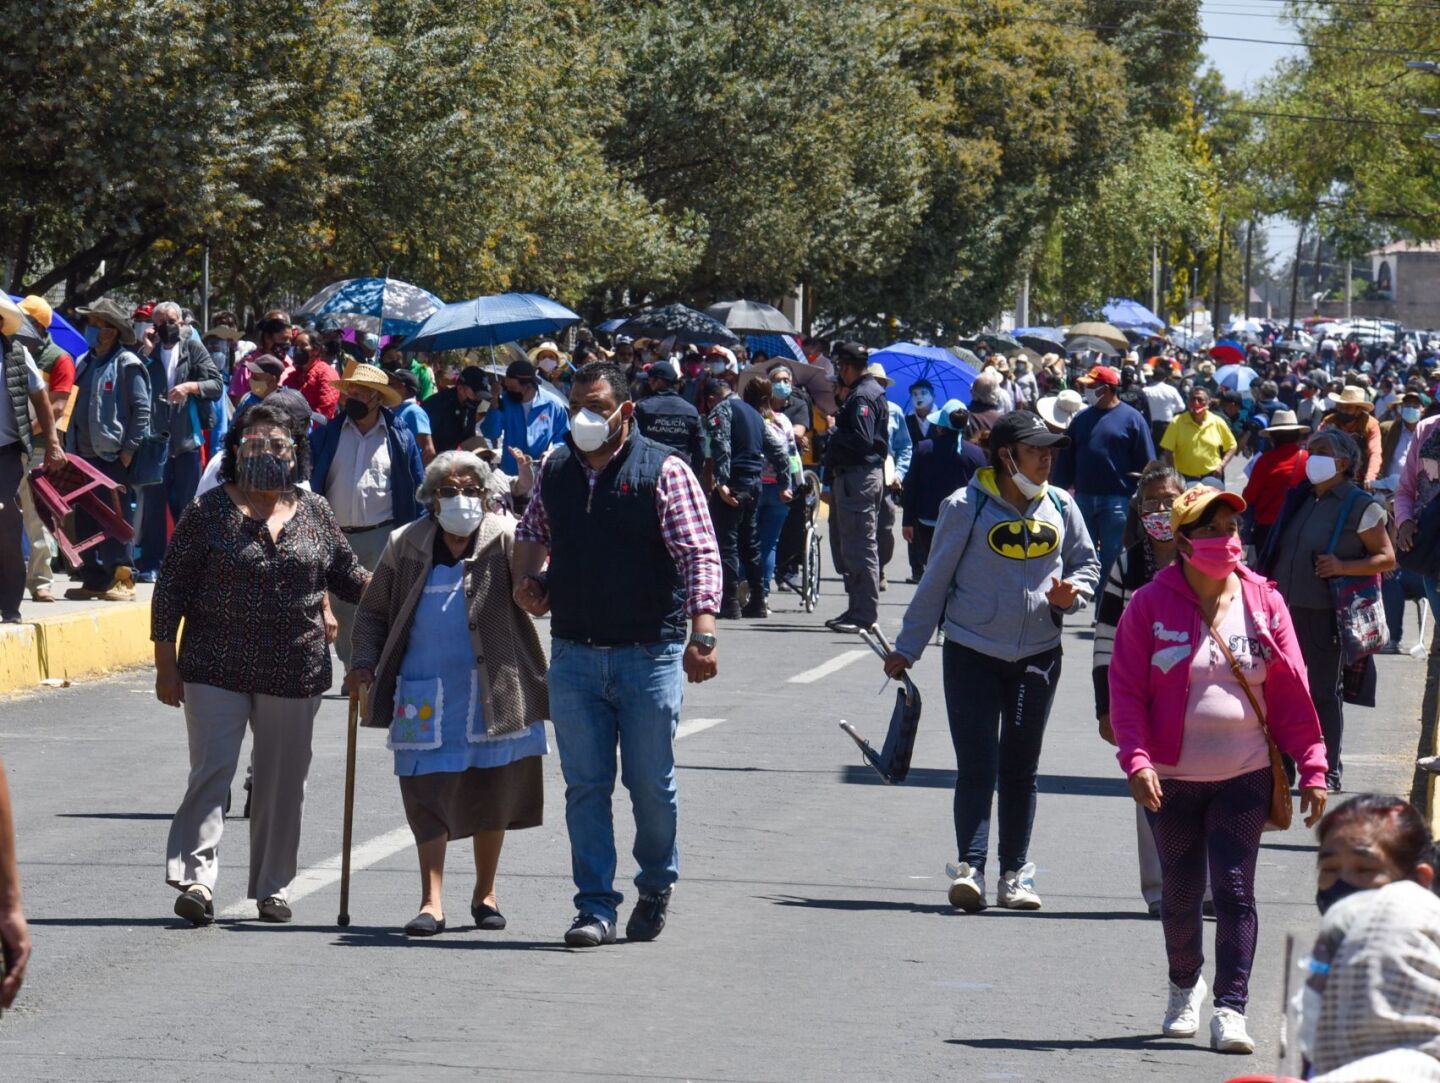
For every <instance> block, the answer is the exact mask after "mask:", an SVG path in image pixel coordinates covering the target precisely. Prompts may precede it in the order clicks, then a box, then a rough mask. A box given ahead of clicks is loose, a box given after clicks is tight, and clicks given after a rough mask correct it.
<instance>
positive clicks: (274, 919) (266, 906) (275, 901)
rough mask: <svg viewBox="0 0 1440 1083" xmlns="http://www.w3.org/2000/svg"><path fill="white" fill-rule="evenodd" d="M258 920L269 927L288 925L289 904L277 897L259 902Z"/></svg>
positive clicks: (273, 896)
mask: <svg viewBox="0 0 1440 1083" xmlns="http://www.w3.org/2000/svg"><path fill="white" fill-rule="evenodd" d="M260 920H261V921H268V922H269V923H270V924H271V925H289V924H290V904H289V903H287V902H286V901H285V900H284V899H282V898H280V896H278V895H271V896H270V897H269V898H268V899H261V900H260Z"/></svg>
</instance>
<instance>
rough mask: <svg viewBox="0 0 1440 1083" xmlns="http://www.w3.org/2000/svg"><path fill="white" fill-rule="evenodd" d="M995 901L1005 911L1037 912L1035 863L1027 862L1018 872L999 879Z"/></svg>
mask: <svg viewBox="0 0 1440 1083" xmlns="http://www.w3.org/2000/svg"><path fill="white" fill-rule="evenodd" d="M995 901H996V902H997V903H999V904H1000V905H1001V906H1003V907H1005V908H1006V909H1007V910H1039V909H1040V896H1039V895H1037V894H1036V893H1035V862H1033V861H1030V862H1027V863H1026V865H1025V867H1024V868H1022V869H1021V870H1020V871H1019V872H1007V873H1005V874H1004V875H1003V876H1001V877H1000V888H999V890H998V891H997V892H996V895H995Z"/></svg>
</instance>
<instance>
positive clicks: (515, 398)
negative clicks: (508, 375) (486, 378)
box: [505, 387, 525, 406]
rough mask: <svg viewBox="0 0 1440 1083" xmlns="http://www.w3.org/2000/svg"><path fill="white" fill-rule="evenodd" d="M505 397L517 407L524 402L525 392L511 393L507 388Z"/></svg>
mask: <svg viewBox="0 0 1440 1083" xmlns="http://www.w3.org/2000/svg"><path fill="white" fill-rule="evenodd" d="M505 397H506V398H507V399H509V400H510V401H511V402H513V403H514V404H515V405H516V406H519V405H521V404H523V403H524V402H525V392H523V391H511V390H510V389H509V388H508V387H507V388H506V389H505Z"/></svg>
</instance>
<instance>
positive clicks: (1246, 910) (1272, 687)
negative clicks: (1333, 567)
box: [1110, 485, 1326, 1053]
mask: <svg viewBox="0 0 1440 1083" xmlns="http://www.w3.org/2000/svg"><path fill="white" fill-rule="evenodd" d="M1244 510H1245V501H1244V500H1243V499H1241V497H1240V496H1239V495H1238V494H1235V493H1226V492H1221V491H1220V490H1218V489H1213V488H1210V487H1209V486H1205V485H1202V486H1197V487H1196V488H1194V489H1190V490H1188V491H1186V492H1185V493H1184V494H1183V495H1181V497H1180V498H1179V499H1178V500H1176V501H1175V504H1174V506H1173V507H1172V508H1171V510H1170V522H1171V525H1172V528H1173V530H1174V533H1175V537H1176V544H1177V547H1178V549H1179V552H1180V557H1181V562H1180V563H1178V564H1171V565H1170V566H1169V567H1167V568H1164V569H1163V570H1162V571H1160V572H1159V573H1158V574H1157V575H1156V577H1155V580H1154V581H1153V582H1152V583H1150V585H1149V586H1145V587H1142V588H1141V589H1140V590H1139V591H1137V592H1136V594H1135V596H1134V598H1132V599H1131V601H1130V605H1129V607H1128V608H1127V609H1126V610H1125V615H1124V616H1123V617H1121V619H1120V625H1119V627H1118V628H1117V629H1116V632H1115V653H1114V657H1113V659H1112V661H1111V664H1110V724H1111V726H1112V727H1113V729H1114V731H1115V739H1116V741H1117V743H1118V744H1119V746H1120V751H1119V754H1118V758H1119V760H1120V766H1121V767H1123V768H1124V769H1125V774H1126V775H1127V776H1128V777H1129V779H1130V792H1131V793H1132V794H1134V796H1135V800H1136V801H1138V802H1139V803H1140V804H1141V805H1143V806H1144V807H1145V809H1146V810H1147V812H1148V814H1149V817H1150V825H1151V828H1152V830H1153V831H1154V834H1155V844H1156V848H1157V849H1158V850H1159V853H1160V867H1161V870H1162V872H1163V879H1164V883H1163V887H1162V889H1161V916H1162V919H1163V922H1164V926H1165V954H1166V956H1167V958H1168V960H1169V969H1170V997H1169V1002H1168V1004H1167V1005H1166V1009H1165V1022H1164V1031H1165V1033H1166V1034H1167V1035H1169V1036H1171V1037H1191V1036H1193V1035H1194V1034H1195V1033H1196V1032H1197V1031H1198V1030H1199V1028H1200V1022H1199V1019H1200V1006H1201V1004H1202V1003H1203V1002H1204V1000H1205V992H1206V989H1205V980H1204V978H1203V977H1202V976H1201V970H1202V968H1203V966H1204V963H1205V955H1204V936H1203V931H1202V925H1201V911H1200V907H1201V900H1202V897H1203V896H1204V892H1205V872H1206V863H1207V858H1208V863H1209V870H1210V883H1211V887H1212V891H1213V894H1214V900H1215V916H1216V922H1217V926H1216V932H1215V955H1216V960H1215V1011H1214V1015H1213V1017H1212V1018H1211V1021H1210V1045H1211V1048H1213V1049H1218V1050H1219V1051H1221V1052H1224V1053H1251V1052H1254V1049H1255V1044H1254V1042H1253V1041H1251V1039H1250V1035H1249V1033H1248V1032H1247V1031H1246V1028H1245V1005H1246V1001H1247V998H1248V993H1249V982H1250V965H1251V962H1252V961H1253V959H1254V957H1255V942H1256V936H1257V932H1258V923H1257V920H1256V914H1255V860H1256V857H1257V856H1258V854H1259V850H1260V831H1261V828H1262V827H1264V825H1265V820H1266V817H1267V814H1268V813H1269V810H1270V792H1271V770H1270V757H1269V751H1268V747H1267V745H1266V742H1265V734H1264V732H1263V731H1262V730H1261V728H1260V719H1259V718H1258V717H1257V715H1256V712H1255V708H1254V706H1252V704H1251V702H1250V697H1249V696H1248V695H1247V694H1246V691H1245V689H1243V688H1242V687H1241V686H1240V682H1239V678H1238V677H1237V676H1236V674H1235V671H1234V670H1233V669H1232V668H1231V665H1230V660H1229V658H1228V657H1227V650H1228V653H1229V655H1232V656H1233V657H1234V659H1235V661H1236V663H1237V664H1238V666H1239V668H1240V671H1241V672H1242V673H1243V674H1244V680H1245V683H1246V685H1248V686H1249V691H1250V692H1251V693H1253V695H1254V696H1255V699H1256V700H1257V701H1258V702H1259V704H1260V706H1261V708H1262V709H1263V710H1264V712H1265V716H1266V719H1267V721H1268V724H1269V728H1270V735H1271V737H1273V738H1274V740H1275V742H1276V744H1278V745H1279V746H1280V748H1281V750H1282V751H1284V752H1287V753H1289V754H1290V756H1291V757H1292V758H1293V759H1294V760H1295V762H1296V764H1297V765H1298V766H1299V771H1300V786H1301V801H1300V807H1301V810H1302V811H1303V812H1304V813H1306V819H1305V823H1306V825H1307V826H1308V825H1311V824H1314V823H1315V821H1317V820H1318V819H1319V818H1320V816H1321V814H1322V813H1323V812H1324V811H1325V767H1326V763H1325V742H1324V740H1323V738H1322V737H1321V735H1320V720H1319V718H1318V717H1317V716H1316V714H1315V707H1314V705H1313V704H1312V703H1311V701H1310V691H1309V685H1308V683H1307V681H1306V676H1305V662H1304V660H1303V659H1302V658H1301V657H1300V649H1299V647H1298V646H1297V644H1296V642H1295V632H1294V629H1293V627H1292V626H1291V623H1290V614H1289V612H1288V611H1287V610H1286V608H1285V603H1284V601H1283V600H1282V599H1281V597H1280V595H1279V593H1278V592H1277V591H1276V590H1275V588H1274V587H1273V585H1271V584H1270V583H1269V582H1267V581H1266V580H1264V579H1262V578H1261V577H1260V576H1258V575H1256V574H1255V573H1254V572H1252V571H1250V569H1248V568H1245V567H1242V566H1241V564H1240V557H1241V554H1242V553H1243V548H1242V546H1241V544H1240V513H1241V512H1243V511H1244Z"/></svg>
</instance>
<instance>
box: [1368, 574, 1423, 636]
mask: <svg viewBox="0 0 1440 1083" xmlns="http://www.w3.org/2000/svg"><path fill="white" fill-rule="evenodd" d="M1433 592H1434V583H1433V582H1431V583H1430V584H1429V586H1428V587H1427V585H1426V580H1425V579H1424V577H1423V576H1421V575H1418V574H1417V573H1415V572H1407V571H1399V570H1397V571H1394V572H1392V573H1390V574H1389V575H1386V576H1383V577H1382V578H1381V580H1380V597H1381V599H1382V600H1383V601H1384V603H1385V623H1386V624H1388V625H1389V626H1390V642H1392V643H1399V642H1400V640H1401V639H1403V638H1404V636H1405V596H1406V595H1407V594H1415V593H1419V594H1426V595H1432V596H1433ZM1432 608H1433V603H1432Z"/></svg>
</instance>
